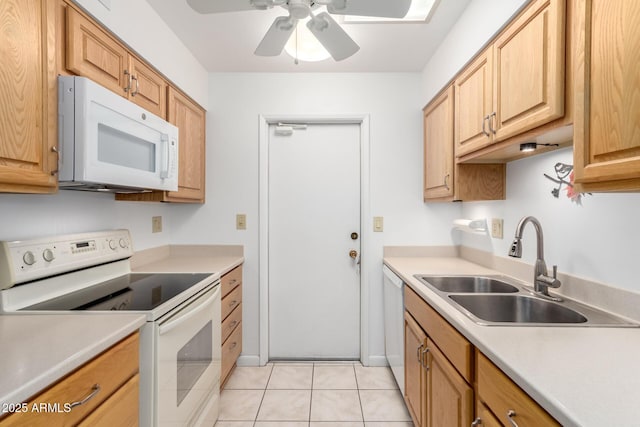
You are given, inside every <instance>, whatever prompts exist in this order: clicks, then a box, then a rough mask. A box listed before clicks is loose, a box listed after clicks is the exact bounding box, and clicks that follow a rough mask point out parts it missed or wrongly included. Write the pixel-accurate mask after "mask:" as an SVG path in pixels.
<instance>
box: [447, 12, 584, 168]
mask: <svg viewBox="0 0 640 427" xmlns="http://www.w3.org/2000/svg"><path fill="white" fill-rule="evenodd" d="M566 11H567V7H566V0H534V1H532V2H531V3H530V4H529V5H527V6H526V7H525V9H524V10H523V11H522V12H521V13H520V14H519V15H518V16H517V17H516V18H515V19H514V20H513V21H511V22H510V23H509V24H508V26H507V27H506V28H505V29H504V30H503V31H502V32H501V33H499V34H498V35H497V36H496V37H495V39H494V40H493V41H492V42H491V44H490V45H489V46H487V47H486V48H485V49H484V51H482V52H481V53H480V54H478V55H477V56H476V57H475V58H474V59H473V60H472V61H471V62H470V63H469V64H468V65H467V66H466V67H465V68H464V69H463V70H462V71H461V72H460V74H459V75H458V76H456V78H455V80H454V87H455V101H456V102H455V155H456V157H457V158H458V159H460V160H461V161H464V162H469V161H473V160H475V159H476V158H480V157H482V158H484V159H488V160H492V159H493V160H498V159H501V160H503V161H504V160H510V159H513V158H517V157H518V149H517V146H518V144H519V143H520V142H524V141H535V139H536V138H537V137H538V136H540V135H541V134H543V133H545V132H548V131H550V130H552V129H553V128H557V127H561V126H565V125H568V124H570V123H571V117H566V113H568V114H569V115H570V109H569V108H567V106H566V100H565V98H566V96H571V93H572V92H571V91H572V89H573V88H572V84H571V82H570V81H567V76H568V75H567V73H566V72H565V71H567V70H568V72H569V73H570V72H571V64H570V61H565V59H566V53H565V51H566V49H565V43H566V41H567V40H571V39H570V37H567V36H566V28H567V26H568V25H570V24H569V23H570V22H571V21H570V20H569V21H568V20H567V15H566ZM568 22H569V23H568ZM565 62H566V64H565ZM569 78H570V77H569ZM562 118H565V120H562ZM553 142H555V141H553ZM558 142H566V140H562V141H558ZM498 143H500V144H498ZM513 147H516V148H515V149H514V148H513ZM485 161H486V160H485Z"/></svg>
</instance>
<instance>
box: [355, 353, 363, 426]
mask: <svg viewBox="0 0 640 427" xmlns="http://www.w3.org/2000/svg"><path fill="white" fill-rule="evenodd" d="M353 376H354V377H356V388H357V390H358V403H359V404H360V415H362V425H363V426H364V425H366V424H365V420H364V409H363V408H362V396H360V383H359V382H358V374H357V373H356V365H355V363H354V364H353Z"/></svg>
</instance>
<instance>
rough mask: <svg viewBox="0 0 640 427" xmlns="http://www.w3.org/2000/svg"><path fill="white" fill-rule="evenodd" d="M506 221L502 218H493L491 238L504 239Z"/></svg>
mask: <svg viewBox="0 0 640 427" xmlns="http://www.w3.org/2000/svg"><path fill="white" fill-rule="evenodd" d="M503 226H504V220H503V219H502V218H491V237H493V238H494V239H503V238H504V230H503Z"/></svg>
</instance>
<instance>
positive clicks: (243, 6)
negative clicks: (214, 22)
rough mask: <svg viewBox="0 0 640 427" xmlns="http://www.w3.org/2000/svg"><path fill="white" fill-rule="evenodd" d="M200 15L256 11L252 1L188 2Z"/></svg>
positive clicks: (203, 0)
mask: <svg viewBox="0 0 640 427" xmlns="http://www.w3.org/2000/svg"><path fill="white" fill-rule="evenodd" d="M187 3H188V4H189V6H191V8H192V9H193V10H195V11H196V12H198V13H224V12H236V11H241V10H254V9H255V7H254V6H253V4H252V3H251V0H187Z"/></svg>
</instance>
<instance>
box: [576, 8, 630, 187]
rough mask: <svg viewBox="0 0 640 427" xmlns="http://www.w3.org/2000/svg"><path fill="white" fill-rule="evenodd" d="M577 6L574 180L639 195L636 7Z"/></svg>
mask: <svg viewBox="0 0 640 427" xmlns="http://www.w3.org/2000/svg"><path fill="white" fill-rule="evenodd" d="M576 3H577V6H576V11H575V14H576V21H577V22H576V26H575V28H576V32H575V33H574V36H575V38H576V44H577V49H576V56H575V62H576V88H575V100H574V108H575V121H574V170H575V181H576V182H577V183H579V184H580V190H582V191H640V114H639V113H638V112H639V111H640V72H639V71H638V70H640V2H637V1H628V0H606V1H605V0H578V1H577V2H576Z"/></svg>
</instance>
